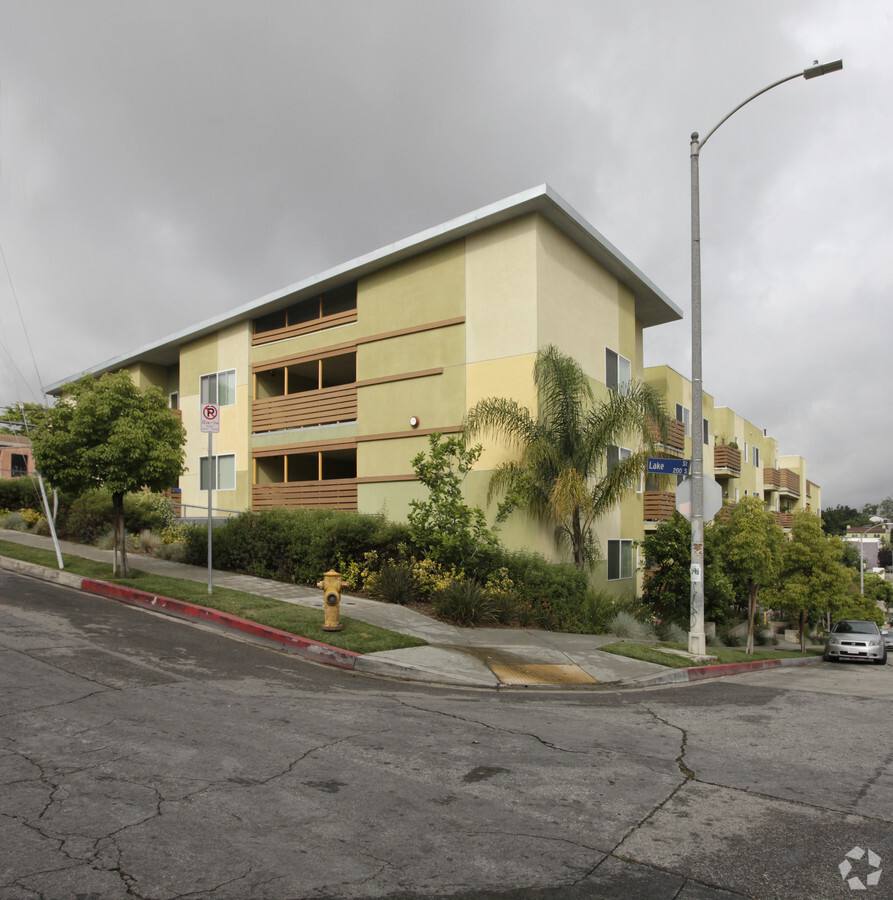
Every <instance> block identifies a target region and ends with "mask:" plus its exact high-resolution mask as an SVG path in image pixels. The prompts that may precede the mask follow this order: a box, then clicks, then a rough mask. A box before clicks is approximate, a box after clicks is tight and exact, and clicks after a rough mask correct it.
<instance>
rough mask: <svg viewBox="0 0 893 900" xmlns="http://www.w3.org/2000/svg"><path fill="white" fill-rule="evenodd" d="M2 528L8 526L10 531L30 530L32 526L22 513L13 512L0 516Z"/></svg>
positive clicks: (0, 526)
mask: <svg viewBox="0 0 893 900" xmlns="http://www.w3.org/2000/svg"><path fill="white" fill-rule="evenodd" d="M0 528H6V529H7V530H8V531H30V529H31V526H30V525H29V524H28V520H27V519H26V518H25V516H24V515H22V513H20V512H11V513H7V514H6V515H5V516H3V517H2V518H0Z"/></svg>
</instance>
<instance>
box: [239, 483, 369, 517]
mask: <svg viewBox="0 0 893 900" xmlns="http://www.w3.org/2000/svg"><path fill="white" fill-rule="evenodd" d="M251 493H252V498H251V500H252V503H251V508H252V509H253V510H261V509H272V508H273V507H284V508H286V509H345V510H349V511H351V512H355V511H356V509H357V480H356V478H333V479H331V480H329V481H286V482H280V483H276V484H255V485H253V486H252V491H251Z"/></svg>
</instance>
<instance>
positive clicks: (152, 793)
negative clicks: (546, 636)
mask: <svg viewBox="0 0 893 900" xmlns="http://www.w3.org/2000/svg"><path fill="white" fill-rule="evenodd" d="M891 699H893V666H891V667H887V668H886V669H878V668H877V667H860V666H849V667H843V666H837V667H830V668H828V669H827V670H826V669H825V668H824V667H823V668H822V670H821V672H820V671H819V670H818V669H817V668H815V669H810V670H806V669H804V670H799V671H787V672H777V673H767V674H764V675H759V676H748V677H746V678H734V679H727V680H726V679H724V680H721V681H717V682H713V683H709V684H708V683H704V684H697V685H688V686H685V687H676V688H663V689H651V690H647V691H627V692H622V691H607V690H605V691H589V692H581V691H531V690H518V691H500V692H498V693H497V692H495V691H485V690H477V691H475V690H463V689H444V688H435V687H426V686H420V685H418V684H412V685H410V684H402V683H398V682H390V681H385V680H380V679H374V678H370V677H364V676H361V675H357V674H354V673H349V672H343V671H339V670H333V669H328V668H325V667H321V666H316V665H313V664H311V663H307V662H304V661H302V660H298V659H294V658H292V657H288V656H286V655H283V654H278V653H275V652H273V651H270V650H266V649H263V648H260V647H257V646H254V645H250V644H246V643H243V642H240V641H237V640H232V639H230V638H227V637H225V636H222V635H220V634H217V633H212V632H209V631H206V630H203V629H201V628H196V627H194V626H190V625H187V624H184V623H181V622H178V621H173V620H170V619H166V618H162V617H159V616H157V615H153V614H150V613H145V612H142V611H139V610H135V609H132V608H129V607H124V606H120V605H118V604H116V603H114V602H112V601H108V600H104V599H101V598H97V597H90V596H87V595H83V594H79V593H77V592H73V591H69V590H66V589H63V588H59V587H56V586H53V585H48V584H45V583H39V582H32V581H30V580H28V579H25V578H21V577H18V576H13V575H9V574H5V573H0V783H2V800H0V847H2V849H3V853H2V856H0V897H2V898H3V900H37V898H45V900H54V898H59V900H63V898H66V900H67V898H82V900H94V898H97V900H98V898H103V900H104V898H112V900H117V898H142V900H191V898H196V900H197V898H219V900H237V898H264V900H265V898H269V900H283V898H363V900H372V898H379V897H388V898H405V900H409V898H422V897H449V898H454V900H459V898H464V900H485V898H502V897H506V898H508V897H512V898H530V900H534V898H535V900H552V898H555V900H558V898H569V900H575V898H590V897H605V898H624V897H628V898H638V897H643V898H645V897H647V898H649V900H662V898H678V900H702V898H703V900H706V898H732V897H760V898H785V900H790V898H808V900H815V898H823V897H847V896H852V892H851V891H850V889H849V887H848V885H847V884H846V883H845V882H844V881H843V880H842V878H841V876H840V873H839V871H838V865H839V863H840V862H841V860H842V859H843V857H844V854H846V853H847V852H848V851H849V850H850V849H851V848H852V847H854V846H861V847H867V848H870V849H871V850H873V851H874V852H875V853H876V854H878V855H879V856H880V857H881V859H882V861H889V863H887V864H888V865H890V867H891V874H890V875H889V876H888V875H887V874H886V873H884V874H883V875H882V877H881V879H880V882H879V884H878V885H877V887H875V888H872V889H869V890H868V891H866V892H864V893H861V896H865V897H868V898H871V897H877V898H880V897H890V896H893V824H891V823H893V768H891V764H893V749H891V748H893V742H891V740H890V738H891V732H893V726H890V725H888V724H887V722H888V720H889V716H888V715H887V711H888V709H889V706H890V700H891ZM867 724H870V725H871V726H872V728H873V730H867V729H866V725H867Z"/></svg>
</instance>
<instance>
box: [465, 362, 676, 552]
mask: <svg viewBox="0 0 893 900" xmlns="http://www.w3.org/2000/svg"><path fill="white" fill-rule="evenodd" d="M533 380H534V384H535V386H536V392H537V409H536V412H535V413H534V412H531V411H530V410H529V409H527V408H526V407H524V406H521V405H520V404H519V403H517V402H516V401H514V400H508V399H505V398H501V397H490V398H488V399H486V400H481V401H480V402H479V403H477V404H475V406H474V407H473V408H472V409H471V410H469V412H468V415H467V416H466V420H465V432H466V434H467V435H468V436H469V437H474V436H477V435H485V434H491V435H494V436H497V437H501V438H503V439H504V440H506V441H507V443H508V444H509V445H510V446H512V447H513V448H516V449H518V450H519V451H520V458H519V459H517V460H514V461H509V462H504V463H502V464H500V465H499V466H498V467H497V468H496V469H495V470H494V471H493V474H492V476H491V477H490V485H489V494H488V499H490V498H492V497H493V496H494V495H497V494H502V493H503V492H504V493H505V494H506V497H507V500H506V503H504V504H503V505H502V506H501V507H500V518H505V516H506V515H508V512H510V511H511V509H513V508H514V507H515V506H523V507H526V508H527V509H528V511H529V512H530V514H531V515H533V516H535V517H536V518H538V519H540V520H541V521H545V522H548V523H550V524H552V525H553V526H554V528H555V539H556V542H557V543H558V545H559V547H563V548H569V549H570V550H571V552H572V554H573V559H574V563H576V565H578V566H580V567H583V566H585V565H590V566H591V565H593V564H595V562H596V561H597V560H598V558H599V553H598V548H597V544H596V541H595V535H594V532H593V525H594V523H595V521H596V520H597V519H598V518H599V517H600V516H602V515H604V514H605V513H606V512H607V511H608V510H610V509H611V508H613V507H614V506H616V505H617V503H618V502H619V501H620V499H621V497H622V496H623V494H624V492H625V491H627V490H629V488H630V487H631V486H632V485H634V484H635V481H636V479H637V478H638V477H639V475H640V474H641V472H642V471H643V470H644V469H645V463H646V459H647V456H648V453H649V451H650V450H652V447H653V445H652V437H651V427H653V426H654V425H657V427H658V428H659V429H660V431H661V433H662V434H664V433H665V432H666V421H667V416H666V411H665V407H664V401H663V398H662V397H661V396H660V394H659V393H658V392H657V391H656V390H654V388H652V387H651V386H650V385H647V384H644V383H642V382H632V383H630V384H629V385H627V386H624V387H622V388H620V389H618V390H612V391H610V392H609V395H608V397H607V398H606V399H605V400H603V401H600V402H596V400H595V396H594V393H593V390H592V385H591V383H590V380H589V378H588V377H587V375H586V374H585V373H584V372H583V369H582V367H581V366H580V364H579V363H578V362H577V361H576V360H574V359H572V358H571V357H569V356H567V355H565V354H564V353H562V352H561V351H560V350H559V349H558V348H557V347H554V346H548V347H545V348H544V349H542V350H540V351H539V353H538V354H537V358H536V362H535V364H534V368H533ZM624 443H628V444H632V445H633V446H635V447H636V448H637V449H636V450H635V451H633V452H630V454H629V455H628V456H625V457H622V458H620V453H619V451H618V448H619V447H620V446H622V445H623V444H624ZM609 454H611V455H612V459H611V460H610V462H609Z"/></svg>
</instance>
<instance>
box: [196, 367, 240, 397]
mask: <svg viewBox="0 0 893 900" xmlns="http://www.w3.org/2000/svg"><path fill="white" fill-rule="evenodd" d="M200 394H201V402H202V403H203V404H204V403H213V404H214V405H215V406H234V405H235V402H236V370H235V369H227V370H226V371H225V372H215V373H214V374H213V375H202V377H201V391H200Z"/></svg>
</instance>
